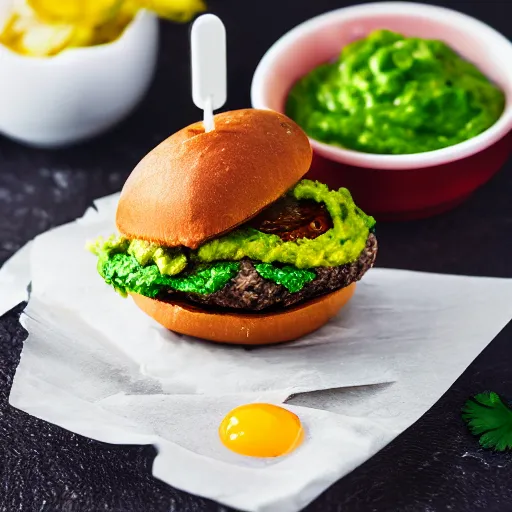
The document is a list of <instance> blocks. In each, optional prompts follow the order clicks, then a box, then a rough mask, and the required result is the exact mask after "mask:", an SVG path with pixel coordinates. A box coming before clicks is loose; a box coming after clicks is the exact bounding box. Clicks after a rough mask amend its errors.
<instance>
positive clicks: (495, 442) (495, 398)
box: [462, 391, 512, 452]
mask: <svg viewBox="0 0 512 512" xmlns="http://www.w3.org/2000/svg"><path fill="white" fill-rule="evenodd" d="M462 419H463V420H464V421H465V422H466V423H467V425H468V428H469V430H470V431H471V433H472V434H473V435H475V436H480V444H481V445H482V446H483V447H484V448H492V449H494V450H496V451H499V452H502V451H505V450H510V449H512V407H511V406H510V405H509V404H508V403H507V402H506V401H505V400H504V399H503V398H502V397H501V396H500V395H498V394H497V393H494V392H492V391H487V392H485V393H479V394H478V395H475V396H474V397H472V398H470V399H469V400H468V401H467V402H466V403H465V404H464V407H463V408H462Z"/></svg>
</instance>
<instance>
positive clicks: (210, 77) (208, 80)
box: [190, 14, 227, 132]
mask: <svg viewBox="0 0 512 512" xmlns="http://www.w3.org/2000/svg"><path fill="white" fill-rule="evenodd" d="M190 39H191V57H192V99H193V101H194V104H195V105H196V106H197V107H198V108H200V109H202V110H203V112H204V117H203V123H204V129H205V132H210V131H212V130H215V120H214V117H213V112H214V111H215V110H217V109H219V108H221V107H222V106H223V105H224V103H225V102H226V96H227V91H226V89H227V85H226V83H227V64H226V29H225V28H224V24H223V23H222V21H221V20H220V19H219V18H218V17H217V16H214V15H213V14H204V15H203V16H200V17H199V18H197V20H196V21H195V22H194V24H193V25H192V31H191V35H190Z"/></svg>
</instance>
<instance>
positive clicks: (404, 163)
mask: <svg viewBox="0 0 512 512" xmlns="http://www.w3.org/2000/svg"><path fill="white" fill-rule="evenodd" d="M369 11H371V12H370V15H371V16H375V15H376V14H386V15H389V14H393V13H397V12H400V14H401V15H403V14H416V15H417V14H422V15H424V16H428V17H429V18H430V19H432V20H434V21H437V20H440V19H442V20H443V21H444V22H446V21H447V20H448V21H449V22H452V23H453V24H454V25H457V26H459V27H460V26H463V27H464V28H465V29H466V30H468V31H470V32H474V31H479V32H480V33H484V35H485V37H486V38H490V39H493V40H494V41H495V44H497V45H500V46H501V47H502V48H503V51H508V53H509V54H510V61H511V62H512V43H511V42H510V41H509V40H508V39H507V38H506V37H505V36H503V35H502V34H501V33H500V32H498V31H497V30H495V29H493V28H492V27H490V26H489V25H487V24H486V23H484V22H482V21H479V20H477V19H475V18H473V17H471V16H468V15H466V14H463V13H460V12H458V11H454V10H452V9H447V8H445V7H437V6H433V5H427V4H418V3H411V2H379V3H370V4H363V5H357V6H351V7H343V8H341V9H336V10H333V11H329V12H327V13H325V14H321V15H320V16H316V17H314V18H311V19H310V20H307V21H305V22H303V23H301V24H300V25H297V26H296V27H295V28H293V29H292V30H290V31H289V32H287V33H286V34H285V35H284V36H282V37H281V38H280V39H278V40H277V41H276V42H275V43H274V44H273V45H272V46H271V47H270V48H269V50H268V51H267V52H266V53H265V55H264V56H263V58H262V59H261V61H260V63H259V64H258V66H257V68H256V71H255V73H254V76H253V81H252V85H251V102H252V106H253V107H254V108H261V109H267V110H271V108H270V107H269V106H268V103H267V100H266V97H265V94H264V89H265V82H266V80H267V76H268V74H269V73H270V72H271V71H272V68H273V66H274V63H275V61H276V59H277V58H278V56H279V55H280V54H281V53H282V52H283V50H285V49H288V48H289V47H290V46H293V45H294V44H295V42H296V41H297V40H299V39H301V38H302V37H304V35H306V34H308V35H309V34H311V33H312V32H316V31H317V30H319V29H321V27H322V26H323V25H324V24H325V22H327V21H330V20H331V19H332V18H341V17H343V18H345V19H350V18H361V17H365V15H367V14H369ZM506 100H507V103H506V106H505V110H504V112H503V114H502V116H501V117H500V118H499V119H498V121H497V122H496V123H495V124H494V125H492V126H491V127H490V128H488V129H487V130H486V131H485V132H483V133H481V134H480V135H477V136H476V137H473V138H472V139H469V140H467V141H465V142H461V143H459V144H456V145H454V146H449V147H447V148H443V149H438V150H435V151H428V152H425V153H414V154H411V155H380V154H372V153H362V152H359V151H353V150H349V149H343V148H339V147H337V146H332V145H329V144H325V143H322V142H319V141H317V140H314V139H311V138H310V142H311V146H312V147H313V149H314V150H316V152H317V153H318V154H320V155H322V156H324V157H327V158H329V159H331V160H335V161H338V162H343V163H346V164H349V165H354V166H357V167H367V168H372V169H393V170H407V169H419V168H424V167H432V166H436V165H443V164H446V163H449V162H454V161H456V160H461V159H463V158H466V157H469V156H471V155H474V154H476V153H479V152H480V151H483V150H484V149H486V148H488V147H489V146H491V145H493V144H494V143H496V142H498V141H499V140H500V139H502V138H503V137H505V136H506V135H507V134H508V133H509V132H510V131H511V130H512V97H510V96H509V95H507V98H506Z"/></svg>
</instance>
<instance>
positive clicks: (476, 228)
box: [0, 0, 512, 512]
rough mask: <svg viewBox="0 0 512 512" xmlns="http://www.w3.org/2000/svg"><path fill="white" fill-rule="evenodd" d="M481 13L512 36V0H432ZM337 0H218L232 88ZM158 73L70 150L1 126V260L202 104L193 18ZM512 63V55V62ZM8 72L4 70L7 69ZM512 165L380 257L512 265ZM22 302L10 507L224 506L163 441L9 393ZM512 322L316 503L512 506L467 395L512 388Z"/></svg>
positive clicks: (473, 266) (3, 398)
mask: <svg viewBox="0 0 512 512" xmlns="http://www.w3.org/2000/svg"><path fill="white" fill-rule="evenodd" d="M430 3H437V4H439V5H444V6H447V7H452V8H455V9H458V10H460V11H463V12H466V13H468V14H470V15H473V16H475V17H477V18H480V19H481V20H483V21H485V22H487V23H489V24H490V25H492V26H494V27H495V28H496V29H498V30H499V31H501V32H502V33H503V34H505V35H506V36H508V37H511V36H512V23H511V22H510V20H511V19H512V18H511V16H510V14H511V11H512V5H511V0H502V1H499V0H495V1H492V0H487V1H485V0H476V1H468V2H463V1H444V2H430ZM348 4H349V2H346V1H342V0H338V1H334V0H302V1H299V0H293V1H292V0H257V1H254V2H249V1H247V0H210V2H209V5H210V8H211V11H212V12H214V13H216V14H218V15H219V16H221V17H222V19H223V20H224V22H225V24H226V27H227V32H228V52H229V66H228V68H229V100H228V103H227V105H226V107H225V109H226V110H229V109H235V108H241V107H247V106H249V105H250V101H249V87H250V82H251V77H252V74H253V72H254V69H255V67H256V65H257V63H258V61H259V59H260V58H261V57H262V55H263V53H264V52H265V50H266V49H267V48H268V47H269V46H270V45H271V44H272V43H273V42H274V41H275V40H276V39H277V38H278V37H279V36H281V35H282V34H283V33H285V32H286V31H287V30H289V29H290V28H292V27H293V26H295V25H296V24H298V23H299V22H301V21H304V20H306V19H307V18H309V17H311V16H314V15H316V14H320V13H322V12H324V11H327V10H330V9H333V8H336V7H342V6H344V5H348ZM162 25H163V30H162V36H161V53H160V62H159V68H158V73H157V76H156V79H155V82H154V84H153V86H152V88H151V91H150V93H149V95H148V97H147V98H146V99H145V101H144V102H143V103H142V104H141V105H140V107H139V108H138V109H137V111H136V112H134V114H133V115H132V116H131V117H130V118H129V119H128V120H126V121H125V122H124V123H123V124H122V125H120V126H119V127H118V128H116V129H115V130H113V131H111V132H110V133H108V134H106V135H104V136H102V137H101V138H99V139H96V140H94V141H91V142H89V143H86V144H82V145H80V146H76V147H73V148H68V149H65V150H59V151H43V150H36V149H29V148H26V147H22V146H20V145H18V144H16V143H14V142H11V141H9V140H7V139H4V138H0V264H1V263H2V262H3V261H5V259H7V258H8V257H9V256H10V255H11V254H13V253H14V252H15V251H16V250H17V249H18V248H20V247H21V246H22V245H23V244H24V243H25V242H26V241H28V240H29V239H31V238H33V237H34V236H35V235H37V234H38V233H41V232H43V231H45V230H47V229H49V228H51V227H53V226H57V225H60V224H63V223H65V222H68V221H71V220H73V219H75V218H76V217H78V216H80V215H82V214H83V212H84V210H85V209H86V207H87V206H88V205H90V203H91V201H92V200H93V199H95V198H97V197H100V196H104V195H106V194H109V193H112V192H116V191H118V190H120V188H121V186H122V184H123V182H124V180H125V179H126V177H127V175H128V174H129V172H130V171H131V169H132V168H133V167H134V165H135V164H136V163H137V162H138V161H139V160H140V158H141V157H142V156H143V155H144V154H145V153H147V152H148V151H149V150H150V149H151V148H152V147H154V146H155V145H156V144H157V143H158V142H160V141H161V140H163V139H164V138H166V137H167V136H168V135H170V134H171V133H173V132H174V131H176V130H178V129H179V128H181V127H183V126H184V125H186V124H189V123H191V122H193V121H196V120H198V119H199V118H200V112H199V111H198V110H197V109H196V108H195V107H194V105H193V104H192V101H191V99H190V81H189V57H188V30H189V29H188V27H187V26H178V25H172V24H169V23H165V24H162ZM510 65H512V62H511V63H510ZM0 79H1V77H0ZM511 197H512V165H511V163H510V162H509V163H508V165H507V166H506V167H505V168H504V169H503V170H502V171H501V172H500V173H499V174H498V175H497V176H496V177H495V178H494V179H493V180H492V181H491V182H490V183H488V184H487V185H486V186H485V187H483V188H482V189H481V190H479V191H478V192H477V193H476V194H475V195H474V196H473V197H472V198H471V199H470V200H469V201H468V202H467V203H465V204H464V205H462V206H461V207H459V208H458V209H456V210H455V211H452V212H450V213H447V214H444V215H442V216H440V217H438V218H433V219H429V220H423V221H417V222H411V223H400V224H380V225H379V241H380V246H381V250H380V254H379V258H378V266H382V267H395V268H406V269H414V270H425V271H434V272H443V273H456V274H472V275H485V276H499V277H512V266H511V265H510V258H511V256H510V255H511V252H512V242H511V237H510V233H511V229H512V205H511ZM20 312H21V307H18V308H17V309H15V310H14V311H12V312H10V313H8V314H7V315H5V316H4V317H2V318H1V319H0V511H6V512H11V511H14V510H23V511H100V510H111V511H116V512H124V511H137V512H152V511H190V512H192V511H194V512H199V511H214V510H218V509H219V507H217V506H216V505H215V504H213V503H211V502H208V501H205V500H201V499H198V498H195V497H192V496H189V495H187V494H185V493H182V492H179V491H175V490H173V489H172V488H170V487H168V486H167V485H165V484H163V483H161V482H159V481H156V480H154V479H153V478H152V476H151V464H152V460H153V457H154V455H155V452H154V449H153V448H152V447H121V446H110V445H105V444H102V443H98V442H96V441H91V440H88V439H85V438H83V437H81V436H77V435H75V434H72V433H70V432H67V431H65V430H62V429H61V428H58V427H55V426H53V425H49V424H47V423H45V422H43V421H40V420H37V419H34V418H32V417H30V416H28V415H26V414H25V413H23V412H20V411H17V410H14V409H13V408H11V407H10V406H9V405H8V401H7V399H8V393H9V389H10V386H11V382H12V378H13V375H14V372H15V368H16V365H17V362H18V360H19V354H20V351H21V348H22V342H23V340H24V338H25V333H24V332H23V329H22V328H21V327H20V326H19V324H18V316H19V314H20ZM511 342H512V327H511V326H510V325H509V326H508V327H507V328H506V329H505V330H504V331H503V332H502V333H501V334H500V335H499V336H498V338H497V339H496V340H494V341H493V342H492V343H491V345H490V346H489V347H488V348H487V349H486V350H485V351H484V353H483V354H482V355H481V356H480V357H479V358H478V359H477V360H476V361H475V362H474V364H473V365H471V367H470V368H469V369H468V370H467V371H466V372H465V373H464V375H463V376H462V377H461V378H460V379H459V380H458V381H457V383H456V384H455V385H454V386H453V387H452V388H451V389H450V390H449V392H448V393H447V394H446V395H445V396H444V397H443V398H442V399H441V400H440V401H439V402H438V403H437V404H436V405H435V406H434V407H433V408H432V409H431V410H430V411H429V412H428V413H427V414H426V415H425V416H424V417H423V418H422V419H421V420H420V421H419V422H417V423H416V424H415V425H414V426H413V427H412V428H410V429H409V430H407V431H406V432H405V433H404V434H403V435H401V436H400V437H399V438H398V439H396V440H395V441H394V442H393V443H392V444H391V445H389V446H388V447H387V448H386V449H384V450H382V451H381V452H380V453H379V454H378V455H376V456H375V457H373V458H372V459H371V460H370V461H368V462H367V463H366V464H363V465H362V466H361V467H360V468H358V469H357V470H356V471H354V472H353V473H352V474H350V475H349V476H347V477H346V478H344V479H343V480H341V481H340V482H338V483H337V484H336V485H334V486H333V487H332V488H331V489H330V490H329V491H327V492H326V493H325V494H324V495H322V496H321V497H320V498H319V499H318V500H317V501H316V502H315V503H314V504H312V505H311V507H310V508H309V509H308V510H310V511H325V512H330V511H337V510H343V511H357V510H363V511H438V510H455V511H475V510H490V511H494V510H496V511H503V512H506V511H509V510H512V485H511V484H510V471H511V469H512V464H511V461H512V457H511V455H510V454H509V453H507V454H494V453H491V452H486V451H484V450H482V449H480V448H479V447H478V444H477V442H476V441H475V439H474V438H472V437H471V436H470V435H469V434H468V433H467V431H466V430H465V428H464V425H463V424H462V422H461V420H460V416H459V409H460V407H461V405H462V403H463V402H464V400H465V399H466V398H467V397H468V396H469V395H471V394H474V393H477V392H480V391H482V390H485V389H492V390H495V391H497V392H500V393H503V394H504V395H508V396H509V397H510V398H512V374H511V372H510V369H511V368H512V350H511V349H510V343H511Z"/></svg>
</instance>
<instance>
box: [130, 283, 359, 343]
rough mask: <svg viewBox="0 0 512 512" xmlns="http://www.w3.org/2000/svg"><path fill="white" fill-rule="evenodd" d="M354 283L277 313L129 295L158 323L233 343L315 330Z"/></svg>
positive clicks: (341, 302)
mask: <svg viewBox="0 0 512 512" xmlns="http://www.w3.org/2000/svg"><path fill="white" fill-rule="evenodd" d="M355 289H356V284H355V283H352V284H351V285H349V286H347V287H346V288H342V289H341V290H337V291H335V292H333V293H330V294H328V295H324V296H322V297H318V298H316V299H313V300H310V301H308V302H306V303H305V304H301V305H300V306H296V307H292V308H290V309H287V310H286V311H282V312H278V313H253V314H247V313H243V314H238V313H232V312H229V313H218V312H212V311H207V310H204V309H200V308H198V307H195V306H192V305H190V304H188V303H187V304H186V303H172V304H171V303H170V302H163V301H160V300H156V299H150V298H148V297H144V296H142V295H137V294H132V297H133V300H134V301H135V304H137V306H138V307H139V308H140V309H142V311H144V312H145V313H147V314H148V315H149V316H151V317H152V318H154V319H155V320H156V321H157V322H158V323H159V324H161V325H163V326H164V327H166V328H167V329H170V330H171V331H175V332H178V333H181V334H186V335H188V336H194V337H196V338H203V339H205V340H210V341H216V342H220V343H233V344H237V345H268V344H271V343H281V342H284V341H292V340H296V339H297V338H300V337H301V336H304V335H306V334H309V333H310V332H313V331H316V330H317V329H319V328H320V327H322V325H324V324H325V323H327V322H328V321H329V320H330V319H331V318H332V317H333V316H335V315H336V313H338V311H339V310H340V309H341V308H342V307H343V306H344V305H345V304H346V303H347V302H348V301H349V300H350V299H351V298H352V295H354V292H355Z"/></svg>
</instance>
